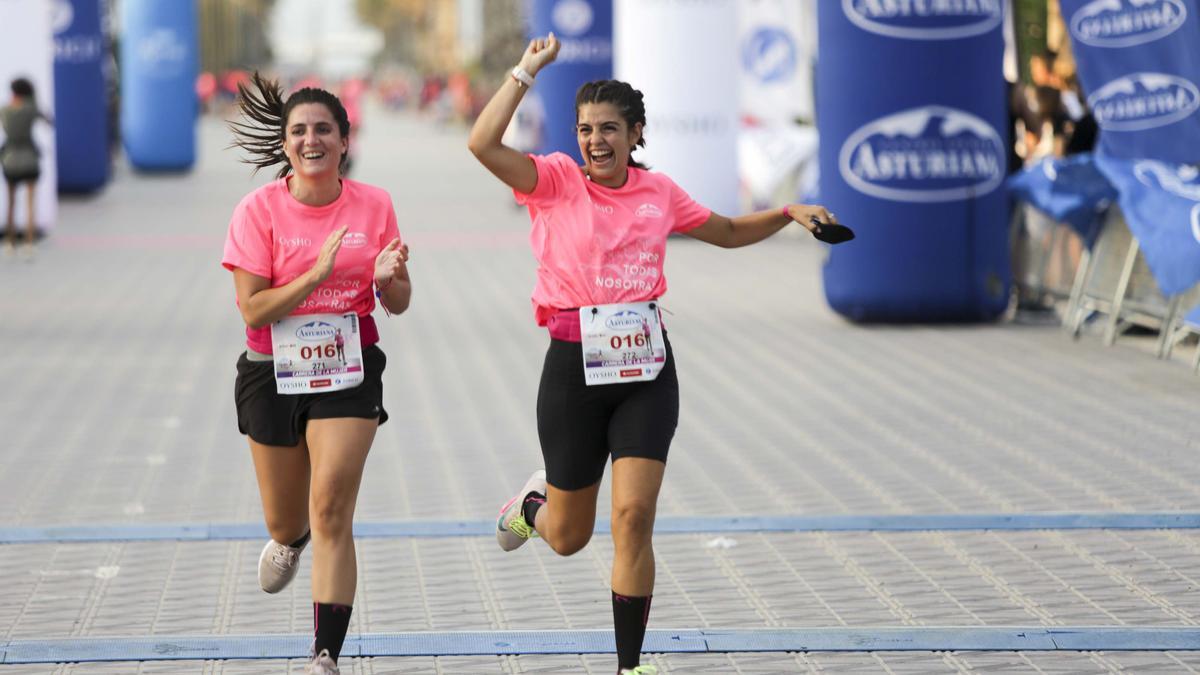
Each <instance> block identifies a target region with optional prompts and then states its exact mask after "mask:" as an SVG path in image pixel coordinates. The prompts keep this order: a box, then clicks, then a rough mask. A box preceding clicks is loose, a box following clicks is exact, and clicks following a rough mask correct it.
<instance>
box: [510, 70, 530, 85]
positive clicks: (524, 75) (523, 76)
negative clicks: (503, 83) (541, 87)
mask: <svg viewBox="0 0 1200 675" xmlns="http://www.w3.org/2000/svg"><path fill="white" fill-rule="evenodd" d="M512 76H513V79H514V80H516V81H517V84H523V85H525V86H526V87H532V86H533V76H532V75H530V74H529V73H528V72H526V70H525V69H524V68H522V67H521V66H514V67H513V69H512Z"/></svg>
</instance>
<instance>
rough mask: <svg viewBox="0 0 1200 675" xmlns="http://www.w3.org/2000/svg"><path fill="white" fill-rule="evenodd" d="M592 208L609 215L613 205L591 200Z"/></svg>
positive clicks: (611, 212)
mask: <svg viewBox="0 0 1200 675" xmlns="http://www.w3.org/2000/svg"><path fill="white" fill-rule="evenodd" d="M592 208H593V209H596V210H597V211H599V212H600V213H603V214H604V215H606V216H611V215H612V214H613V207H612V205H610V204H597V203H596V202H592Z"/></svg>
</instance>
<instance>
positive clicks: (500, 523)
mask: <svg viewBox="0 0 1200 675" xmlns="http://www.w3.org/2000/svg"><path fill="white" fill-rule="evenodd" d="M530 492H540V493H542V494H546V471H545V469H538V470H537V471H534V472H533V475H532V476H530V477H529V480H527V481H525V485H524V487H522V488H521V491H520V492H518V493H517V496H515V497H513V498H512V499H510V500H508V503H507V504H505V505H504V506H502V507H500V517H499V518H497V519H496V541H497V542H499V543H500V548H502V549H504V550H505V551H512V550H515V549H517V548H518V547H520V546H521V544H524V543H525V542H527V541H529V539H530V538H531V537H536V536H537V530H535V529H533V525H532V524H530V523H527V522H525V516H524V515H522V514H521V507H522V506H523V505H524V504H525V495H527V494H529V493H530Z"/></svg>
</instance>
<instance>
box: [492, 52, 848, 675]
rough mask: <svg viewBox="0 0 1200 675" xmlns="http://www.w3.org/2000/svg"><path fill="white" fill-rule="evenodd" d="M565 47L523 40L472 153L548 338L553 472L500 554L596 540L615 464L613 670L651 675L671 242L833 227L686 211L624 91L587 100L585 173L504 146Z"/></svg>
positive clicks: (725, 243)
mask: <svg viewBox="0 0 1200 675" xmlns="http://www.w3.org/2000/svg"><path fill="white" fill-rule="evenodd" d="M558 50H559V42H558V40H557V39H556V38H555V37H554V35H553V34H551V35H550V36H549V37H547V38H544V39H535V40H533V41H532V42H530V43H529V47H528V48H527V49H526V50H525V54H524V55H523V56H522V57H521V61H520V64H519V65H517V67H516V68H514V69H513V71H512V74H511V77H508V78H506V80H505V82H504V84H503V85H502V86H501V87H500V90H499V91H498V92H496V94H495V95H494V96H493V97H492V99H491V101H490V102H489V103H488V104H487V106H486V107H485V108H484V109H483V112H482V113H481V114H480V116H479V118H478V119H477V120H476V122H475V126H474V128H473V129H472V130H471V137H470V141H469V147H470V149H471V152H472V153H473V154H474V155H475V157H476V158H478V159H479V161H480V162H481V163H482V164H483V165H484V166H485V167H487V169H488V170H489V171H491V172H492V173H493V174H495V175H496V177H497V178H499V179H500V180H501V181H503V182H504V183H506V184H507V185H508V186H510V187H511V188H512V189H513V191H514V193H515V195H516V198H517V201H518V202H520V203H521V204H524V205H526V206H528V208H529V214H530V218H531V220H532V221H533V231H532V234H531V237H530V239H531V241H532V243H533V249H534V251H533V252H534V256H535V257H536V258H537V260H538V272H537V282H536V285H535V287H534V290H533V306H534V315H535V317H536V319H537V323H538V324H539V325H544V326H547V327H548V329H549V332H550V338H551V339H550V347H549V349H548V350H547V352H546V359H545V364H544V367H543V369H542V377H541V385H540V388H539V391H538V402H537V423H538V437H539V440H540V443H541V446H542V458H543V461H544V466H545V469H544V470H538V471H536V472H534V474H533V475H532V476H530V478H529V480H528V481H527V482H526V483H525V485H524V486H523V487H522V488H521V490H520V491H519V492H518V493H517V494H516V495H515V496H514V497H513V498H512V500H511V501H509V502H508V503H507V504H506V505H505V506H504V507H503V508H502V509H501V511H500V517H499V518H498V520H497V522H496V537H497V539H498V540H499V542H500V547H501V548H503V549H504V550H506V551H511V550H513V549H515V548H517V547H518V546H520V545H522V544H523V543H525V541H527V540H528V539H529V538H530V537H533V536H535V535H536V536H540V537H541V538H542V539H544V540H545V541H546V543H547V544H549V545H550V548H552V549H553V550H554V551H555V552H556V553H558V554H560V555H571V554H573V553H576V552H578V551H579V550H580V549H582V548H583V547H584V546H585V545H587V543H588V540H589V539H591V536H592V529H593V526H594V525H595V522H596V499H597V495H598V494H599V490H600V480H601V478H602V477H603V475H604V466H605V463H606V462H607V460H608V458H609V457H610V456H611V457H612V472H613V478H612V536H613V545H614V558H613V565H612V607H613V621H614V626H615V632H616V645H617V669H618V672H619V673H639V674H644V673H653V672H656V671H655V669H654V668H653V666H648V665H647V666H643V665H641V663H640V652H641V648H642V640H643V638H644V636H645V631H646V622H647V619H648V617H649V614H650V598H651V595H652V593H653V591H654V550H653V548H652V544H651V533H652V531H653V529H654V515H655V508H656V504H657V501H658V492H659V488H660V486H661V485H662V479H663V471H664V469H665V468H666V459H667V450H668V448H669V446H670V444H671V439H672V437H673V436H674V435H675V426H676V422H677V421H678V417H679V383H678V379H677V377H676V372H675V360H674V355H673V354H672V351H671V343H670V341H669V340H667V336H666V334H665V331H664V330H663V328H662V320H661V314H660V313H659V308H658V306H657V301H658V298H659V297H661V296H662V295H663V294H664V293H665V292H666V290H667V283H666V280H665V279H664V278H663V273H662V272H663V256H664V255H665V253H666V243H667V237H668V235H670V234H671V233H674V232H678V233H682V234H687V235H688V236H691V237H695V238H696V239H699V240H701V241H705V242H708V243H710V244H715V245H717V246H721V247H725V248H736V247H739V246H746V245H749V244H753V243H755V242H758V241H761V240H763V239H766V238H767V237H769V236H771V235H772V234H775V233H776V232H778V231H779V230H781V229H783V228H784V227H785V226H786V225H788V224H789V223H791V222H792V221H793V220H795V221H796V222H799V223H801V224H802V225H804V226H805V227H806V228H807V229H809V230H810V231H813V232H818V231H819V230H820V228H821V226H822V225H826V224H829V223H835V222H836V221H835V220H834V219H833V218H832V216H831V214H830V213H829V212H828V211H826V210H825V209H824V208H822V207H820V206H804V205H795V204H793V205H789V206H787V207H785V208H783V209H776V210H771V211H761V212H758V213H752V214H749V215H745V216H740V217H737V218H732V219H731V218H726V217H725V216H722V215H718V214H716V213H713V212H712V211H710V210H709V209H707V208H704V207H703V206H701V205H699V204H697V203H696V202H694V201H692V199H691V198H690V197H688V195H687V194H686V193H684V191H683V190H681V189H680V188H679V186H677V185H676V184H675V183H674V182H673V181H671V179H670V178H667V177H666V176H664V175H662V174H658V173H653V172H651V171H647V170H646V168H645V167H643V166H642V165H641V164H639V163H638V162H637V161H635V160H634V159H633V157H632V154H631V153H632V151H633V150H634V148H636V147H638V146H644V145H645V144H646V142H645V138H644V137H643V130H644V128H645V125H646V111H645V106H644V105H643V102H642V94H641V92H639V91H637V90H636V89H634V88H633V87H631V86H630V85H628V84H626V83H624V82H618V81H614V80H603V81H598V82H589V83H587V84H584V85H583V86H582V87H580V88H579V91H578V94H577V95H576V97H575V116H576V130H577V136H578V142H579V151H580V153H581V154H582V156H583V166H582V167H580V166H579V165H578V164H577V163H576V161H575V160H574V159H572V158H571V157H568V156H567V155H565V154H562V153H554V154H551V155H545V156H530V155H525V154H523V153H521V152H518V151H516V150H514V149H512V148H509V147H507V146H505V145H504V144H503V142H502V141H501V135H502V134H503V133H504V129H505V128H506V127H507V126H508V124H509V121H510V120H511V119H512V116H513V111H514V110H516V108H517V104H518V103H519V102H520V101H521V98H522V96H524V95H525V92H526V90H527V89H528V88H529V87H531V86H533V84H534V77H535V76H536V75H537V73H538V71H540V70H541V69H542V68H544V67H546V66H547V65H549V64H550V63H551V62H553V61H554V59H555V57H556V56H557V54H558ZM643 322H645V323H643ZM647 333H648V335H647Z"/></svg>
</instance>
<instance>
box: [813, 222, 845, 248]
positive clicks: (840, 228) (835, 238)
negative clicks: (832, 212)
mask: <svg viewBox="0 0 1200 675" xmlns="http://www.w3.org/2000/svg"><path fill="white" fill-rule="evenodd" d="M809 222H811V223H812V224H813V225H815V226H816V228H817V229H816V230H814V231H813V233H812V235H813V236H814V237H816V238H817V239H819V240H820V241H823V242H825V243H826V244H840V243H842V242H844V241H850V240H851V239H853V238H854V230H851V229H850V228H848V227H846V226H845V225H838V224H836V223H822V222H821V221H819V220H817V219H816V217H813V218H812V219H811V220H810V221H809Z"/></svg>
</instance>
